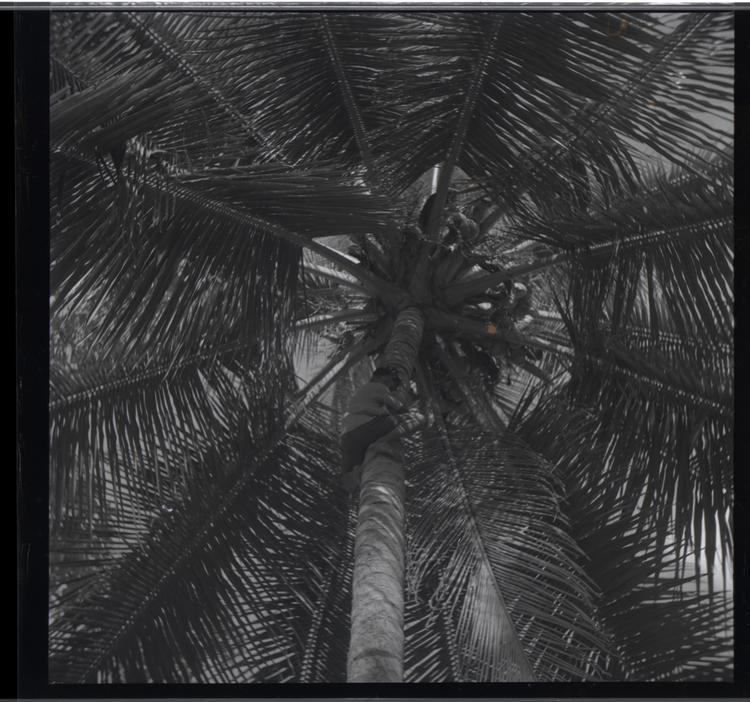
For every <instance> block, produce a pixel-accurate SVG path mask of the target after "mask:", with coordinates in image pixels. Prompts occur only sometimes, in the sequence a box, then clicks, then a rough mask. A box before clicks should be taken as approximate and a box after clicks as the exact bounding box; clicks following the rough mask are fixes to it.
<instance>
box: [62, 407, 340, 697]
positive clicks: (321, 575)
mask: <svg viewBox="0 0 750 702" xmlns="http://www.w3.org/2000/svg"><path fill="white" fill-rule="evenodd" d="M271 429H272V430H273V429H274V428H273V427H272V428H271ZM264 444H265V445H264ZM335 447H336V443H335V442H334V441H332V440H331V437H329V436H325V435H321V434H320V422H319V421H313V423H310V422H303V423H302V424H299V425H298V427H297V429H295V431H294V432H292V433H291V434H287V435H285V436H282V437H279V438H276V439H273V438H270V442H269V439H268V438H267V439H266V440H265V441H264V442H262V443H258V444H256V445H255V446H253V445H252V443H251V444H250V445H247V446H245V447H244V448H242V447H241V448H240V450H239V451H240V453H239V454H238V453H237V448H236V447H235V448H233V447H232V446H231V445H230V444H225V445H223V446H220V447H215V448H214V451H213V452H212V453H211V454H210V455H208V456H204V457H203V460H204V464H205V473H204V477H203V479H201V480H198V481H195V482H194V483H193V485H192V486H191V489H190V491H189V493H188V495H187V496H186V498H185V500H184V501H183V502H182V503H181V504H180V505H178V506H176V507H175V508H174V509H173V510H172V511H170V512H164V511H162V512H161V513H159V514H156V515H154V518H153V523H152V526H151V529H150V531H149V532H148V534H147V536H146V537H145V538H144V540H143V541H142V543H141V544H140V546H138V547H134V548H132V549H131V550H130V551H129V552H128V553H127V554H126V555H125V556H123V557H122V558H121V559H119V561H118V562H117V564H116V566H115V567H114V568H112V569H111V570H109V571H108V572H105V573H104V574H102V576H101V582H100V585H101V586H100V587H98V588H96V589H94V590H93V591H92V592H89V593H87V594H86V596H85V597H84V598H82V599H80V601H78V602H77V603H76V605H75V606H68V607H67V608H66V610H65V612H64V613H63V614H62V616H61V617H60V618H59V619H58V621H57V622H56V626H55V629H54V631H53V635H52V638H51V651H52V676H51V677H52V679H53V680H54V681H56V682H81V681H83V682H86V681H88V682H92V681H99V682H104V681H111V682H117V681H125V680H127V681H128V682H132V681H134V680H142V681H144V682H149V681H151V682H163V681H174V680H182V681H184V682H197V681H199V682H210V681H212V680H213V681H215V680H217V679H221V677H222V676H223V677H225V678H226V679H228V680H229V681H232V682H236V681H241V680H261V681H263V680H265V681H285V680H291V679H297V678H298V677H299V676H300V674H301V670H302V665H301V664H302V661H303V659H304V656H305V650H304V643H305V642H308V643H309V642H310V641H313V640H314V641H316V642H317V648H318V649H319V650H318V652H317V653H316V654H314V655H313V660H316V658H317V657H326V656H327V657H328V660H329V664H331V663H332V662H334V661H338V663H339V666H340V667H339V671H338V675H339V676H340V675H342V674H343V670H342V666H343V663H342V658H341V656H340V654H339V655H334V656H331V655H330V651H326V650H324V648H325V647H324V648H323V649H321V641H322V640H323V638H324V637H323V636H322V634H321V626H323V627H324V630H325V631H326V634H327V635H330V636H331V642H335V641H336V640H337V639H340V638H341V637H342V635H343V636H345V631H346V616H345V614H346V613H345V610H343V609H342V605H343V604H344V603H343V602H342V598H341V597H339V596H338V594H339V590H340V589H341V588H342V587H343V589H344V590H345V589H346V583H345V581H346V568H347V562H346V559H342V554H341V544H342V536H343V535H344V534H346V533H347V531H346V529H347V528H346V523H347V517H346V509H345V506H344V503H343V501H342V497H343V496H342V494H341V493H337V492H336V490H335V488H334V482H333V480H332V477H333V476H332V475H331V473H330V470H331V469H330V466H331V465H332V464H333V463H334V460H333V459H334V456H333V455H332V453H331V452H332V451H335ZM246 452H247V453H246ZM321 500H323V501H325V502H326V504H327V508H326V509H325V510H321V509H320V502H321ZM301 514H305V515H306V519H305V520H303V521H301V520H300V519H299V516H300V515H301ZM344 542H346V539H344ZM303 554H304V555H303ZM342 569H343V570H342ZM341 578H344V580H343V581H342V580H341ZM334 587H335V589H334ZM94 611H95V612H96V613H97V615H96V617H95V621H96V625H95V626H94V627H93V628H92V627H90V626H86V627H84V628H83V629H81V627H80V626H79V624H80V623H81V621H83V620H82V619H81V617H83V618H84V619H85V621H90V620H91V614H92V612H94ZM321 618H322V623H321ZM342 627H343V629H342ZM326 638H327V636H326ZM224 642H226V646H227V647H228V648H225V643H224ZM332 645H334V643H329V645H328V646H329V647H330V646H332ZM144 646H147V647H148V648H149V650H151V651H152V653H151V654H150V655H149V656H148V658H146V659H144V658H143V656H142V650H143V647H144ZM157 651H158V652H159V653H156V652H157ZM238 651H241V652H242V653H243V655H242V658H241V659H240V660H236V656H237V652H238ZM227 653H231V655H230V656H227V655H226V654H227ZM308 653H309V652H308ZM310 665H311V663H310V660H309V655H308V660H307V668H309V667H310ZM317 669H318V667H317V665H316V670H317ZM328 672H329V673H330V672H331V671H330V670H329V671H328ZM336 677H337V676H336V675H333V674H331V678H332V679H335V678H336Z"/></svg>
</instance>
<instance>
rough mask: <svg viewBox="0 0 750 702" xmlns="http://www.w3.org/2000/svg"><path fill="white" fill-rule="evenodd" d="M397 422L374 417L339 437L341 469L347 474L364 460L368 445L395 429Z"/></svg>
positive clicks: (387, 416)
mask: <svg viewBox="0 0 750 702" xmlns="http://www.w3.org/2000/svg"><path fill="white" fill-rule="evenodd" d="M397 426H398V422H397V421H396V420H395V419H394V418H393V417H391V416H389V415H383V416H382V417H375V418H374V419H371V420H370V421H369V422H365V423H364V424H361V425H360V426H358V427H357V428H356V429H352V430H351V431H348V432H347V433H346V434H344V435H343V436H342V437H341V469H342V472H344V473H348V472H349V471H350V470H352V468H354V467H355V466H357V465H359V464H360V463H362V461H364V460H365V454H366V453H367V449H368V448H369V446H370V444H372V443H373V442H375V441H377V440H378V439H379V438H381V437H383V436H385V435H386V434H387V433H388V432H389V431H391V430H393V429H395V428H396V427H397Z"/></svg>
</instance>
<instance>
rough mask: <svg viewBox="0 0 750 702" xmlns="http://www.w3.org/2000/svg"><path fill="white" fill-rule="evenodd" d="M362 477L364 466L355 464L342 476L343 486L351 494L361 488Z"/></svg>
mask: <svg viewBox="0 0 750 702" xmlns="http://www.w3.org/2000/svg"><path fill="white" fill-rule="evenodd" d="M361 477H362V466H355V467H354V468H352V470H350V471H349V472H348V473H344V474H343V475H342V476H341V479H340V480H341V487H343V488H344V490H346V491H347V492H348V493H349V494H351V493H353V492H354V491H355V490H358V489H359V481H360V479H361Z"/></svg>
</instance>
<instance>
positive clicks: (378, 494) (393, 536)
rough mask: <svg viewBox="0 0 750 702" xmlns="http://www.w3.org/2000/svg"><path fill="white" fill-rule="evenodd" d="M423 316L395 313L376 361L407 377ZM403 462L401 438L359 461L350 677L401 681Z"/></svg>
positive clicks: (390, 440)
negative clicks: (360, 480) (391, 332)
mask: <svg viewBox="0 0 750 702" xmlns="http://www.w3.org/2000/svg"><path fill="white" fill-rule="evenodd" d="M423 326H424V317H423V315H422V313H421V312H420V311H419V310H417V309H416V308H414V307H412V308H408V309H406V310H403V311H402V312H400V313H399V316H398V318H397V319H396V323H395V325H394V328H393V334H392V335H391V339H390V341H389V342H388V345H387V347H386V350H385V353H384V354H383V357H382V358H381V360H380V363H379V365H381V366H391V367H394V368H396V369H397V370H398V373H399V376H400V377H401V379H402V382H407V381H408V378H409V377H410V376H411V370H412V368H413V366H414V362H415V360H416V356H417V350H418V348H419V344H420V342H421V340H422V329H423ZM403 651H404V464H403V456H402V453H401V447H400V440H399V439H398V437H396V436H395V435H393V434H391V435H389V436H388V437H384V438H382V439H380V440H379V441H376V442H375V443H373V444H372V445H371V446H370V448H369V449H368V451H367V455H366V456H365V461H364V464H363V466H362V484H361V488H360V497H359V519H358V522H357V535H356V540H355V545H354V576H353V579H352V615H351V638H350V642H349V657H348V665H347V680H348V681H349V682H402V681H403V673H404V665H403Z"/></svg>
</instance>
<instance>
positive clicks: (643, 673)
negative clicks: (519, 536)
mask: <svg viewBox="0 0 750 702" xmlns="http://www.w3.org/2000/svg"><path fill="white" fill-rule="evenodd" d="M514 427H515V428H516V430H517V431H518V432H519V433H520V434H521V436H523V437H525V438H527V439H528V440H533V441H534V445H535V447H536V448H538V450H539V451H540V452H541V453H542V454H543V455H544V456H545V458H546V459H548V460H549V461H550V463H551V464H552V465H553V466H554V468H555V474H556V476H558V477H559V478H560V479H561V480H562V481H563V483H564V485H565V490H566V496H567V498H566V501H565V503H564V505H563V512H564V513H565V515H566V517H567V518H568V519H569V520H570V525H571V530H572V534H573V535H574V537H575V538H576V541H577V543H578V544H579V546H580V547H581V548H582V550H583V551H584V552H585V553H586V556H587V559H586V560H585V561H584V567H585V570H586V573H587V574H588V575H589V576H590V577H591V579H592V580H593V581H594V582H595V583H596V584H597V586H598V588H599V590H600V593H601V596H600V598H599V600H598V604H599V612H600V616H601V621H602V622H603V625H604V627H605V629H606V631H607V633H608V634H609V636H610V637H611V641H612V650H613V651H614V652H615V655H613V657H612V658H611V659H610V660H609V661H608V663H607V669H608V672H609V674H610V675H612V676H614V677H616V678H620V679H622V678H624V679H628V680H682V679H685V678H688V677H689V678H690V679H695V680H714V681H715V680H727V679H730V678H731V671H732V636H731V633H730V632H731V618H732V602H731V599H732V598H731V593H728V592H727V583H726V582H725V580H724V579H725V578H726V577H727V576H729V577H731V568H729V567H727V568H726V569H724V568H722V569H721V571H720V572H719V573H717V572H715V571H714V569H713V568H711V566H710V563H711V560H712V557H711V555H710V553H709V551H708V549H706V550H705V551H704V550H702V546H701V543H700V542H698V541H696V543H695V544H694V546H693V548H692V549H691V548H688V547H686V545H685V543H686V540H684V539H680V538H675V536H676V533H675V531H672V530H671V529H674V528H675V526H676V525H677V523H678V522H677V520H676V519H675V521H674V522H673V523H672V524H671V525H669V527H670V533H669V534H668V535H667V537H666V538H660V537H659V534H658V532H657V531H655V530H654V528H653V526H652V524H651V523H650V518H649V517H650V512H651V511H652V509H653V508H652V506H651V505H650V504H649V503H648V502H647V501H645V500H644V499H643V497H642V494H641V492H640V491H639V490H638V489H637V488H635V487H633V486H632V485H630V484H628V482H627V480H626V479H625V477H624V476H619V475H616V474H615V470H613V466H614V464H615V462H617V461H621V460H622V457H621V456H615V455H613V454H612V451H611V449H610V443H611V441H612V436H611V435H608V434H606V433H605V432H602V430H601V426H600V424H599V421H598V416H597V414H595V413H594V412H591V411H588V410H586V409H585V408H580V407H575V406H572V405H570V404H569V403H567V402H566V401H565V400H564V398H562V397H560V396H559V395H554V394H552V395H548V396H546V397H544V398H543V399H542V400H541V401H540V402H539V403H538V404H537V405H536V406H535V407H534V408H533V409H530V410H529V411H525V410H524V408H521V411H520V412H519V414H518V415H517V416H516V418H515V421H514ZM667 473H668V471H667ZM655 475H656V474H653V475H652V476H651V478H653V477H655ZM699 477H700V476H699ZM646 479H647V480H648V479H649V478H646ZM670 480H671V476H670V475H668V474H667V475H666V476H665V482H669V481H670ZM705 500H706V498H705V495H704V494H703V493H701V494H699V496H698V497H697V498H696V500H695V501H696V502H698V503H700V502H704V501H705ZM685 501H686V503H688V504H690V498H687V499H686V500H685ZM710 511H711V512H712V513H711V517H710V519H711V522H709V523H707V524H706V525H701V524H700V523H699V522H695V523H694V527H695V529H696V532H697V533H700V531H701V530H704V529H705V530H706V534H705V535H704V542H706V543H707V542H708V541H710V540H712V539H713V540H715V539H717V538H721V539H722V540H723V539H725V538H726V537H727V535H726V534H725V535H724V536H723V537H717V535H716V534H713V535H712V536H710V535H709V532H710V531H715V530H716V529H717V528H718V527H717V526H716V524H715V522H714V521H713V520H723V519H724V515H723V514H721V512H720V510H719V512H718V514H717V512H716V511H713V510H710ZM690 560H693V561H694V565H693V566H692V567H691V566H690ZM701 564H703V567H704V568H705V567H706V566H708V572H705V571H704V572H703V574H701Z"/></svg>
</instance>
